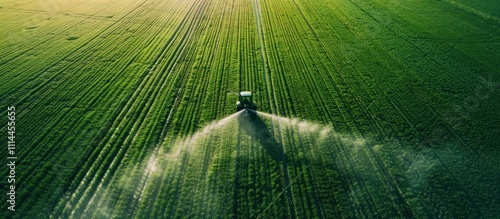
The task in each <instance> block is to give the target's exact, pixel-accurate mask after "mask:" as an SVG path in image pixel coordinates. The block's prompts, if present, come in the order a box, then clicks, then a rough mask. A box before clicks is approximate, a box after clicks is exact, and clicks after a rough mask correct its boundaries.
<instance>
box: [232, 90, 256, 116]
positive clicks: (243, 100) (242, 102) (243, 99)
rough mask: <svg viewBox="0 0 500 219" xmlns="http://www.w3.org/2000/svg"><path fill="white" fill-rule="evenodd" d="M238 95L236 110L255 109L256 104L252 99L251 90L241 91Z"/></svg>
mask: <svg viewBox="0 0 500 219" xmlns="http://www.w3.org/2000/svg"><path fill="white" fill-rule="evenodd" d="M238 95H239V101H238V102H236V112H239V111H240V110H243V109H251V110H254V111H255V110H257V104H255V103H254V102H253V101H252V92H251V91H241V92H240V93H239V94H238Z"/></svg>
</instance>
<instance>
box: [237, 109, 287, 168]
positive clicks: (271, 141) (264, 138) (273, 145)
mask: <svg viewBox="0 0 500 219" xmlns="http://www.w3.org/2000/svg"><path fill="white" fill-rule="evenodd" d="M238 123H239V127H240V130H241V129H243V130H244V131H245V133H247V134H248V135H249V136H250V137H251V138H252V139H253V140H254V141H259V142H261V143H262V145H263V146H264V149H265V150H266V151H267V153H268V154H269V155H270V156H271V158H272V159H274V160H276V161H278V162H283V161H286V159H287V158H286V155H285V152H284V150H283V147H282V146H281V145H280V144H279V143H278V142H277V141H276V139H275V138H274V134H273V133H271V131H269V128H268V127H267V125H266V123H264V121H262V118H260V117H259V116H258V115H257V113H255V112H251V111H248V110H247V111H246V112H243V113H242V114H241V115H239V116H238Z"/></svg>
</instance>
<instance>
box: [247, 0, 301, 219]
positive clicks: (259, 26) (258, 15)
mask: <svg viewBox="0 0 500 219" xmlns="http://www.w3.org/2000/svg"><path fill="white" fill-rule="evenodd" d="M254 10H255V19H256V23H257V33H258V35H259V47H260V54H261V56H262V71H263V79H264V83H265V86H266V91H267V93H268V100H269V105H270V107H271V112H273V107H272V106H274V109H275V111H276V114H277V115H278V116H279V112H278V109H277V106H278V105H277V98H276V93H275V92H274V84H273V81H272V79H269V82H270V83H269V82H268V80H267V75H268V74H267V59H266V57H267V56H266V54H267V53H266V51H265V47H266V46H265V40H264V28H263V26H262V14H261V8H260V4H259V0H255V3H254ZM269 84H270V85H269ZM269 86H270V87H271V89H269ZM271 93H272V97H271ZM271 99H273V101H271ZM272 126H276V127H277V128H278V133H279V139H280V140H281V147H282V148H283V157H282V159H281V161H282V164H283V176H284V179H285V185H286V186H285V189H284V190H283V192H285V191H286V196H287V200H288V202H289V206H290V216H291V218H295V208H294V204H293V198H292V189H291V188H290V186H289V185H290V176H289V173H288V163H287V159H286V151H285V146H284V145H283V143H284V139H283V133H282V130H281V125H280V124H279V123H278V124H277V125H275V124H272ZM283 192H282V193H280V194H279V195H278V197H279V196H281V195H282V194H283ZM278 197H276V198H278ZM272 204H273V203H271V204H270V205H272ZM268 208H269V207H268ZM266 209H267V208H266ZM266 209H263V212H262V213H264V211H266ZM262 213H261V214H262ZM261 214H260V215H261ZM260 215H259V217H260Z"/></svg>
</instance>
